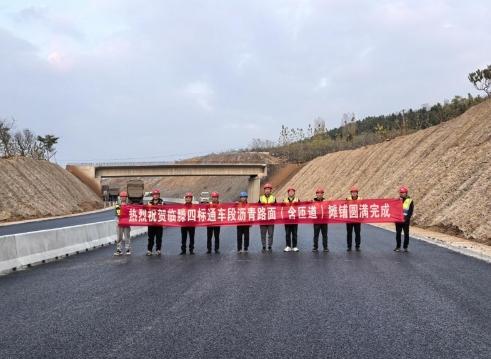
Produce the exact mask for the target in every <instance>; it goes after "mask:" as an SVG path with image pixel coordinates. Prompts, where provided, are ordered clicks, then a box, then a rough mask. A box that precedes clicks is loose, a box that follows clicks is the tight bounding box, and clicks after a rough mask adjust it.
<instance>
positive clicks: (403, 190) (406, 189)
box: [399, 186, 409, 193]
mask: <svg viewBox="0 0 491 359" xmlns="http://www.w3.org/2000/svg"><path fill="white" fill-rule="evenodd" d="M408 192H409V189H408V188H407V187H406V186H401V188H399V193H408Z"/></svg>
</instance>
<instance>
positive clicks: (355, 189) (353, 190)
mask: <svg viewBox="0 0 491 359" xmlns="http://www.w3.org/2000/svg"><path fill="white" fill-rule="evenodd" d="M350 192H358V187H356V186H353V187H351V189H350Z"/></svg>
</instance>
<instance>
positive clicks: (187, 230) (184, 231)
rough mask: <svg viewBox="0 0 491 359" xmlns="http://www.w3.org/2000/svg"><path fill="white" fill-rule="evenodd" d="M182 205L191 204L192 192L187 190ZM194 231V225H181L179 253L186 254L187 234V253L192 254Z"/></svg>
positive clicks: (187, 205)
mask: <svg viewBox="0 0 491 359" xmlns="http://www.w3.org/2000/svg"><path fill="white" fill-rule="evenodd" d="M184 205H185V206H186V207H192V206H193V194H192V193H191V192H187V193H186V194H185V195H184ZM195 232H196V228H195V227H191V226H190V227H181V253H180V254H181V255H185V254H186V242H187V237H188V235H189V254H191V255H193V254H194V233H195Z"/></svg>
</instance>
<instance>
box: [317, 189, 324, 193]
mask: <svg viewBox="0 0 491 359" xmlns="http://www.w3.org/2000/svg"><path fill="white" fill-rule="evenodd" d="M315 193H324V189H323V188H317V189H316V190H315Z"/></svg>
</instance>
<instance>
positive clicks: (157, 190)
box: [152, 189, 160, 194]
mask: <svg viewBox="0 0 491 359" xmlns="http://www.w3.org/2000/svg"><path fill="white" fill-rule="evenodd" d="M152 194H160V190H159V189H154V190H153V191H152Z"/></svg>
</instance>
